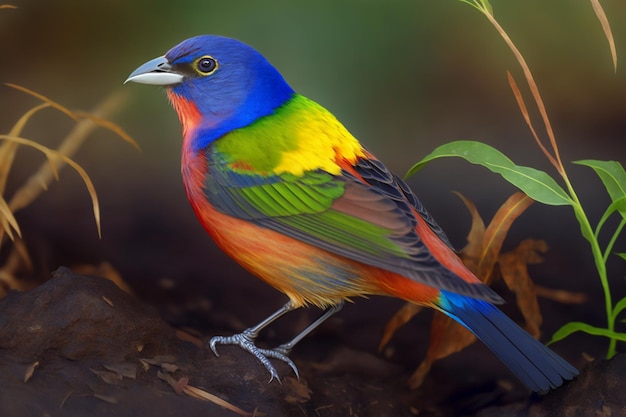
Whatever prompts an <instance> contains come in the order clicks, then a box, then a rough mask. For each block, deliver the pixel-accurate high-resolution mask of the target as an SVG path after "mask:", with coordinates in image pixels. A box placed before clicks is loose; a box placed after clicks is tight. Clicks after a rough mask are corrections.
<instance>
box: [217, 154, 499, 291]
mask: <svg viewBox="0 0 626 417" xmlns="http://www.w3.org/2000/svg"><path fill="white" fill-rule="evenodd" d="M210 157H211V155H210V154H207V158H210ZM208 167H209V173H208V175H207V176H206V180H205V196H206V198H207V199H208V201H209V202H210V203H211V204H212V205H213V206H214V207H215V208H216V209H217V210H219V211H221V212H223V213H225V214H228V215H230V216H233V217H236V218H240V219H243V220H247V221H250V222H252V223H255V224H257V225H259V226H262V227H265V228H268V229H271V230H274V231H277V232H280V233H283V234H285V235H287V236H290V237H293V238H295V239H298V240H300V241H303V242H306V243H308V244H311V245H314V246H317V247H319V248H322V249H325V250H328V251H330V252H333V253H336V254H339V255H342V256H345V257H347V258H350V259H353V260H356V261H359V262H362V263H365V264H368V265H372V266H376V267H380V268H383V269H387V270H390V271H393V272H396V273H399V274H401V275H403V276H406V277H407V278H411V279H414V280H415V281H418V282H421V283H424V284H426V285H430V286H433V287H437V288H441V289H446V290H449V291H453V292H457V293H461V294H465V295H469V296H473V297H476V298H482V299H488V300H490V301H492V302H501V299H500V297H499V296H498V295H497V294H495V293H494V292H493V291H491V290H490V289H489V288H488V287H487V286H484V285H476V284H470V283H468V282H466V281H464V280H462V279H461V278H459V277H458V276H456V275H455V274H454V273H452V272H451V271H449V270H448V269H447V268H445V267H444V266H442V265H441V264H440V263H439V262H438V261H437V260H436V259H435V258H434V257H433V256H432V254H431V253H430V251H429V249H428V248H427V247H426V245H425V244H424V242H423V241H422V240H421V239H420V237H419V235H418V233H417V231H416V226H417V222H419V221H425V222H427V223H428V225H429V227H430V228H431V229H432V230H433V231H434V232H435V233H437V234H438V235H439V237H440V238H441V239H443V240H444V242H446V243H447V244H448V245H449V242H448V240H447V238H446V237H445V234H444V233H443V232H442V231H441V229H440V228H439V226H438V225H437V224H436V222H435V221H434V220H433V219H432V217H430V215H429V214H428V213H427V212H426V210H424V208H423V206H422V205H421V203H419V200H417V198H416V197H415V196H414V195H413V194H412V193H411V192H410V190H409V189H408V187H407V186H406V184H404V183H403V182H402V181H401V180H400V179H398V178H397V177H395V176H394V175H393V174H391V173H390V172H389V171H388V170H387V168H386V167H385V166H384V165H383V164H381V163H380V162H378V161H376V160H371V159H361V160H359V161H358V163H357V164H355V166H354V167H353V168H354V172H356V173H357V174H358V176H357V175H354V174H352V173H350V172H347V171H344V172H342V175H338V176H335V175H331V174H329V173H327V172H324V171H309V172H306V173H305V174H304V175H302V176H294V175H290V174H282V175H268V176H261V175H254V174H249V173H247V172H245V171H241V172H235V171H233V170H232V169H229V167H228V165H226V164H219V163H216V162H215V161H213V160H210V159H209V160H208ZM416 211H417V212H418V213H420V215H418V216H416V215H415V213H416Z"/></svg>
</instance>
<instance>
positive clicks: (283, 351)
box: [209, 301, 343, 382]
mask: <svg viewBox="0 0 626 417" xmlns="http://www.w3.org/2000/svg"><path fill="white" fill-rule="evenodd" d="M342 307H343V301H342V302H341V303H339V304H336V305H334V306H332V307H331V308H329V309H328V310H326V311H325V312H324V314H322V315H321V316H320V317H319V318H318V319H317V320H315V321H314V322H313V323H311V324H310V325H308V326H307V327H306V328H305V329H304V330H303V331H301V332H300V333H298V335H296V337H294V338H293V339H291V340H290V341H289V342H287V343H283V344H282V345H280V346H278V347H276V348H274V349H261V348H259V347H257V346H256V345H255V344H254V339H256V337H257V336H258V334H259V332H260V331H261V330H263V329H264V328H265V327H267V326H268V325H269V324H271V323H272V322H274V321H275V320H277V319H278V318H280V317H282V316H283V315H284V314H286V313H288V312H290V311H292V310H295V309H296V307H294V306H293V304H291V302H288V303H287V304H285V305H284V306H282V307H281V308H280V309H278V310H276V312H274V313H273V314H272V315H270V316H269V317H268V318H266V319H265V320H263V321H262V322H260V323H259V324H257V325H256V326H254V327H250V328H249V329H246V330H244V331H243V332H241V333H239V334H236V335H233V336H215V337H213V338H211V341H210V342H209V345H210V347H211V350H212V351H213V353H215V355H216V356H219V355H218V353H217V349H216V345H217V344H218V343H219V344H222V345H237V346H239V347H241V348H242V349H244V350H247V351H248V352H250V353H251V354H252V355H254V357H256V358H257V359H258V360H259V362H261V363H262V364H263V366H265V369H267V371H268V372H269V373H270V382H272V380H273V379H274V378H276V379H277V380H278V381H279V382H280V377H279V376H278V372H277V371H276V369H275V368H274V366H273V365H272V363H271V362H270V361H269V359H268V358H272V359H279V360H281V361H283V362H285V363H286V364H287V365H289V366H290V367H291V369H292V370H293V372H294V374H296V377H297V378H298V379H300V374H299V372H298V368H297V367H296V364H295V363H293V361H292V360H291V359H289V357H288V356H287V355H288V354H289V352H290V351H291V349H293V347H294V346H295V345H296V343H298V342H300V340H302V339H303V338H304V337H306V336H307V335H308V334H309V333H311V332H312V331H313V330H315V329H316V328H317V327H318V326H319V325H320V324H322V323H323V322H325V321H326V320H327V319H328V318H329V317H330V316H332V315H333V314H335V313H336V312H338V311H339V310H341V308H342Z"/></svg>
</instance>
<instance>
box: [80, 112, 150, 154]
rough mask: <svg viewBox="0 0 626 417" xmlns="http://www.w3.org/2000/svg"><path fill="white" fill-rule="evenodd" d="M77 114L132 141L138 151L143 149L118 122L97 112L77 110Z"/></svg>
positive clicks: (127, 140) (129, 141) (125, 139)
mask: <svg viewBox="0 0 626 417" xmlns="http://www.w3.org/2000/svg"><path fill="white" fill-rule="evenodd" d="M76 115H77V116H80V117H81V118H83V119H88V120H91V121H92V122H93V123H94V124H96V125H98V126H100V127H103V128H105V129H108V130H110V131H112V132H113V133H115V134H117V135H118V136H119V137H120V138H122V139H123V140H124V141H126V142H128V143H130V144H131V145H132V146H133V147H134V148H135V149H137V150H138V151H141V148H140V147H139V144H138V143H137V142H135V140H134V139H133V138H131V137H130V135H129V134H128V133H126V132H125V131H124V130H123V129H122V128H121V127H119V126H118V125H117V124H115V123H113V122H112V121H110V120H107V119H104V118H102V117H98V116H96V115H95V114H89V113H84V112H76Z"/></svg>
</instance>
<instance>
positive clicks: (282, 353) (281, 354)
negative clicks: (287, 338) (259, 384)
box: [209, 329, 300, 382]
mask: <svg viewBox="0 0 626 417" xmlns="http://www.w3.org/2000/svg"><path fill="white" fill-rule="evenodd" d="M249 330H250V329H247V330H244V331H243V333H239V334H236V335H233V336H215V337H212V338H211V341H210V342H209V346H210V347H211V350H212V351H213V353H215V356H219V354H218V353H217V348H216V346H217V344H220V345H237V346H239V347H240V348H242V349H243V350H247V351H248V352H250V353H251V354H252V355H254V357H255V358H257V359H258V360H259V362H261V363H262V364H263V366H265V369H267V371H268V372H269V373H270V381H269V382H272V380H273V379H276V380H277V381H278V382H281V381H280V377H279V376H278V372H277V371H276V368H274V365H272V363H271V362H270V358H271V359H279V360H281V361H283V362H285V363H286V364H287V365H289V366H290V367H291V369H292V370H293V372H294V374H296V377H297V378H298V379H300V374H299V372H298V368H297V367H296V364H295V363H293V361H292V360H291V359H289V357H288V356H287V354H288V353H289V348H288V346H286V345H281V346H278V347H277V348H275V349H261V348H259V347H257V346H256V345H255V344H254V339H255V338H256V334H254V333H253V332H251V331H249Z"/></svg>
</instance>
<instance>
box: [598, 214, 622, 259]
mask: <svg viewBox="0 0 626 417" xmlns="http://www.w3.org/2000/svg"><path fill="white" fill-rule="evenodd" d="M624 226H626V219H624V218H622V221H621V222H620V223H619V225H618V226H617V229H615V233H613V236H611V240H609V243H608V244H607V245H606V249H605V250H604V256H603V257H602V260H603V261H604V263H606V262H607V260H608V259H609V255H610V254H611V252H612V251H613V246H614V245H615V241H617V238H618V237H619V235H620V234H621V233H622V229H624Z"/></svg>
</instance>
